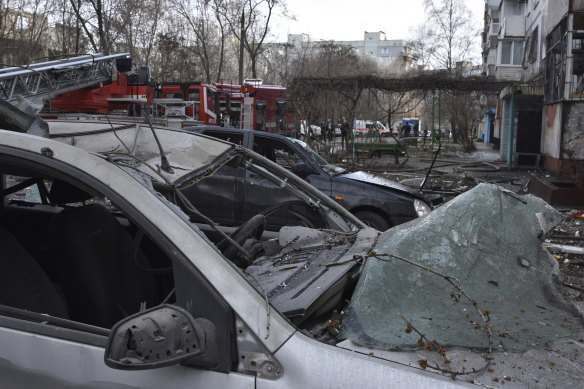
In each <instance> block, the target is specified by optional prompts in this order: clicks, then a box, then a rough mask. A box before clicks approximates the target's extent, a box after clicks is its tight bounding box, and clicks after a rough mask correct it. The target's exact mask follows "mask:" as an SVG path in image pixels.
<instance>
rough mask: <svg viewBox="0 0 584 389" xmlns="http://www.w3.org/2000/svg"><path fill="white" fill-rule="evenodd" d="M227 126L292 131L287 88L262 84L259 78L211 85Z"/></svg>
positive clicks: (292, 114)
mask: <svg viewBox="0 0 584 389" xmlns="http://www.w3.org/2000/svg"><path fill="white" fill-rule="evenodd" d="M213 86H214V87H215V88H217V90H218V91H219V101H220V104H221V109H222V112H224V115H223V116H224V119H228V121H229V122H228V123H227V121H226V120H224V124H225V125H226V126H230V127H235V128H248V129H253V130H258V131H268V132H274V133H279V134H284V135H290V134H291V133H292V131H293V130H294V109H293V107H292V104H291V103H290V102H288V99H287V94H286V88H284V87H283V86H278V85H263V84H262V82H261V80H246V81H245V83H244V84H243V85H241V86H240V85H234V84H230V83H224V82H222V83H216V84H213Z"/></svg>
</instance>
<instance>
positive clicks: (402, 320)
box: [342, 184, 583, 351]
mask: <svg viewBox="0 0 584 389" xmlns="http://www.w3.org/2000/svg"><path fill="white" fill-rule="evenodd" d="M560 221H561V215H560V214H559V213H558V212H557V211H556V210H554V209H553V208H552V207H550V206H549V205H547V204H545V202H544V201H543V200H541V199H539V198H536V197H532V196H522V197H517V196H516V195H515V194H513V193H511V192H507V191H505V190H504V189H502V188H500V187H497V186H495V185H488V184H481V185H479V186H477V187H476V188H475V189H473V190H471V191H469V192H467V193H465V194H463V195H461V196H459V197H458V198H456V199H455V200H453V201H451V202H450V203H448V204H446V205H444V206H442V207H441V208H438V209H437V210H435V211H434V212H432V213H431V214H429V215H428V216H426V217H424V218H420V219H416V220H414V221H412V222H410V223H406V224H402V225H400V226H397V227H395V228H392V229H390V230H388V231H386V232H385V233H384V234H382V235H381V236H380V237H379V240H378V242H377V245H376V246H375V248H374V251H373V252H371V253H369V255H368V259H367V261H366V263H365V265H364V267H363V272H362V274H361V277H360V279H359V282H358V284H357V287H356V289H355V292H354V294H353V296H352V299H351V302H350V308H349V310H348V314H347V317H346V319H345V320H344V323H343V327H342V335H343V337H344V338H348V339H350V340H352V341H353V342H355V343H357V344H360V345H363V346H368V347H376V348H383V349H393V350H403V349H416V348H418V347H419V346H423V345H424V344H423V342H422V343H421V344H420V341H419V339H420V334H424V335H425V339H431V340H437V341H438V342H439V343H440V344H443V345H445V346H447V347H456V346H459V347H464V348H472V349H475V350H491V349H493V350H500V351H525V350H528V349H530V348H544V347H549V345H550V344H551V343H552V342H554V341H556V340H559V339H566V338H573V337H574V335H575V333H576V332H578V331H582V329H583V321H582V317H581V316H580V315H579V313H578V312H577V311H576V309H575V308H574V307H573V306H572V305H570V304H568V303H566V300H565V299H564V296H563V295H562V292H561V289H560V285H561V283H560V280H559V276H558V275H559V274H558V264H557V261H556V260H555V259H554V258H553V257H552V256H551V255H550V254H549V253H548V252H547V251H546V250H545V249H544V248H543V247H542V244H541V243H542V240H543V238H544V236H545V233H547V232H548V231H549V230H550V229H551V228H553V227H554V226H555V225H557V224H558V223H559V222H560ZM422 348H423V347H422Z"/></svg>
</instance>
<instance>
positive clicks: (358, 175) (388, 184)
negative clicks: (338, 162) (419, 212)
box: [337, 171, 427, 201]
mask: <svg viewBox="0 0 584 389" xmlns="http://www.w3.org/2000/svg"><path fill="white" fill-rule="evenodd" d="M337 177H338V178H345V179H347V180H353V181H359V182H364V183H367V184H371V185H375V186H380V187H383V188H387V189H391V190H394V191H397V192H402V193H407V194H409V195H411V196H414V197H416V198H418V199H421V200H424V201H427V200H426V199H425V198H424V196H422V195H421V194H420V193H419V192H416V191H415V190H414V189H412V188H409V187H407V186H405V185H402V184H400V183H398V182H395V181H391V180H388V179H387V178H383V177H380V176H376V175H374V174H371V173H367V172H363V171H358V172H353V173H347V174H341V175H339V176H337Z"/></svg>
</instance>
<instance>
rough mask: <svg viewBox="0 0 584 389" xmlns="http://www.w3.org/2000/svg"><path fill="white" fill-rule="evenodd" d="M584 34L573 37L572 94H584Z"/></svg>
mask: <svg viewBox="0 0 584 389" xmlns="http://www.w3.org/2000/svg"><path fill="white" fill-rule="evenodd" d="M583 42H584V34H574V36H573V38H572V83H571V87H572V90H571V92H570V95H571V96H572V97H574V95H575V94H578V95H582V94H584V50H583V49H584V47H583Z"/></svg>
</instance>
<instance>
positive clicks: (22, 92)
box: [0, 53, 129, 101]
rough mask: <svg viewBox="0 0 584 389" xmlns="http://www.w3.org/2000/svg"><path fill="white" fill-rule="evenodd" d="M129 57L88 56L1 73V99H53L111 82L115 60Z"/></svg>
mask: <svg viewBox="0 0 584 389" xmlns="http://www.w3.org/2000/svg"><path fill="white" fill-rule="evenodd" d="M127 57H129V54H128V53H123V54H114V55H106V56H104V55H102V54H95V55H84V56H79V57H74V58H68V59H62V60H55V61H48V62H41V63H36V64H31V65H28V66H26V67H11V68H6V69H1V70H0V99H3V100H6V101H13V100H16V99H19V98H24V99H26V98H29V97H45V96H46V97H50V96H54V95H59V94H62V93H65V92H68V91H72V90H76V89H82V88H86V87H88V86H91V85H95V84H98V83H100V82H105V81H109V80H110V79H111V75H112V72H113V67H114V60H115V59H118V58H127Z"/></svg>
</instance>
